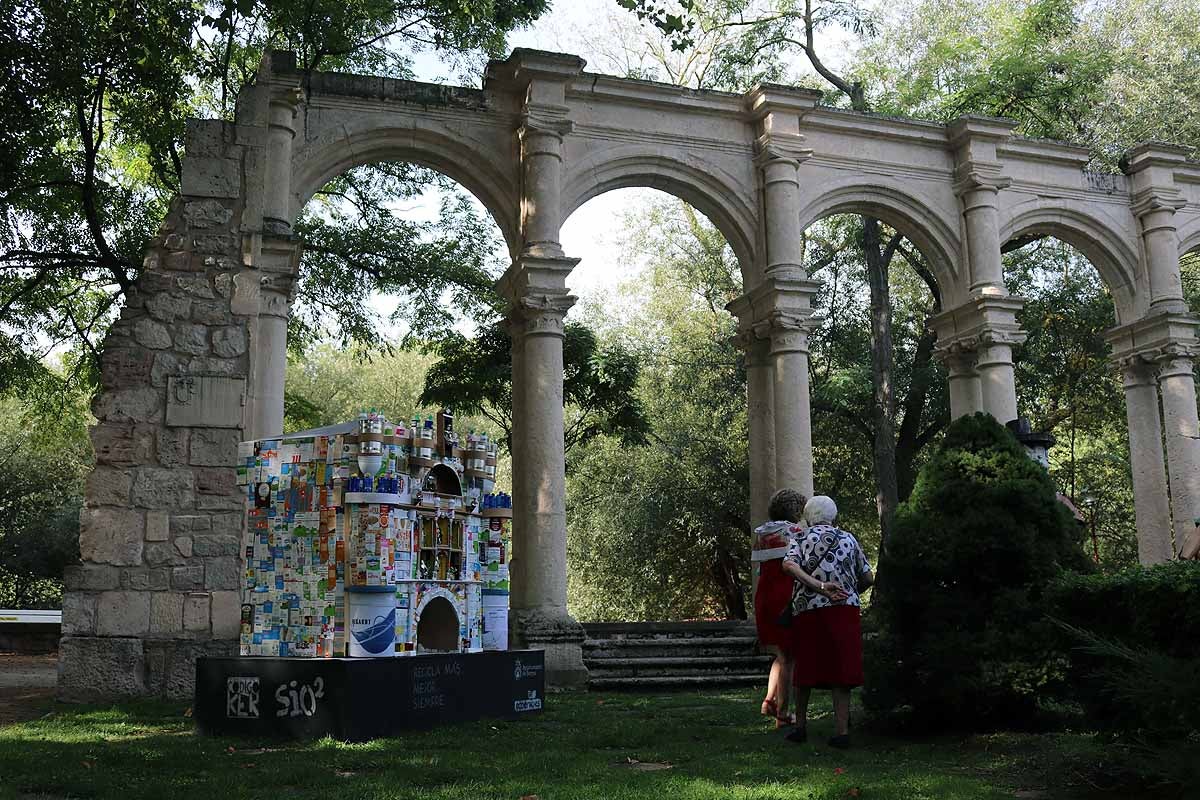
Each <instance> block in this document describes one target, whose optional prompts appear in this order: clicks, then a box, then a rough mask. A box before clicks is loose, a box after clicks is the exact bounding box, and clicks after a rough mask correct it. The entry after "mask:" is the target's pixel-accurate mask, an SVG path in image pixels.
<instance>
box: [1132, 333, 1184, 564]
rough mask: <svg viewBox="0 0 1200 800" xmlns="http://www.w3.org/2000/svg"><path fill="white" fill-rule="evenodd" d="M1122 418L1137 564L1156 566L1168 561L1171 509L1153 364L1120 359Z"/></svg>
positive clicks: (1169, 555) (1135, 358)
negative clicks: (1125, 424)
mask: <svg viewBox="0 0 1200 800" xmlns="http://www.w3.org/2000/svg"><path fill="white" fill-rule="evenodd" d="M1121 373H1122V377H1123V378H1124V384H1125V416H1126V420H1127V421H1128V425H1129V466H1130V471H1131V473H1132V475H1133V512H1134V519H1135V521H1136V524H1137V540H1138V561H1139V562H1140V563H1142V564H1158V563H1160V562H1162V561H1167V560H1169V559H1170V558H1171V555H1172V553H1171V509H1170V506H1169V504H1168V500H1167V476H1166V471H1165V470H1164V469H1163V446H1162V419H1161V417H1160V416H1159V412H1158V387H1157V385H1156V383H1155V369H1154V364H1153V363H1152V362H1150V361H1147V360H1145V359H1143V358H1140V357H1136V356H1135V357H1130V358H1125V359H1122V360H1121Z"/></svg>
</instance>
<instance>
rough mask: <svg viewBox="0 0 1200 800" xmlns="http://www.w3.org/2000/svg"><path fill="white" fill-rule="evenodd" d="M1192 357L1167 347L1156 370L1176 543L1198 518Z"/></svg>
mask: <svg viewBox="0 0 1200 800" xmlns="http://www.w3.org/2000/svg"><path fill="white" fill-rule="evenodd" d="M1193 358H1194V351H1193V350H1192V349H1191V348H1186V347H1183V346H1168V347H1167V348H1165V349H1164V352H1163V354H1162V355H1161V357H1160V360H1159V370H1158V389H1159V392H1160V393H1161V395H1162V410H1163V427H1164V430H1165V432H1166V443H1167V473H1168V477H1169V479H1170V486H1171V512H1172V514H1171V515H1172V517H1173V519H1174V530H1175V541H1176V542H1177V543H1182V542H1183V537H1184V536H1186V535H1187V534H1189V533H1191V531H1192V529H1193V527H1194V523H1193V520H1195V519H1196V517H1200V424H1198V423H1197V415H1196V380H1195V375H1194V373H1193ZM1130 435H1131V437H1132V430H1131V431H1130Z"/></svg>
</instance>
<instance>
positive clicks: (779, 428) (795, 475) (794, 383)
mask: <svg viewBox="0 0 1200 800" xmlns="http://www.w3.org/2000/svg"><path fill="white" fill-rule="evenodd" d="M812 324H813V323H812V322H811V318H810V317H808V316H804V315H800V314H788V313H784V312H775V313H774V314H772V315H771V317H770V319H769V321H768V323H767V326H766V327H765V333H766V335H767V336H768V337H769V341H770V343H771V344H770V356H771V373H772V375H773V382H772V395H773V397H772V400H773V406H774V409H775V482H776V487H777V488H784V487H789V488H793V489H795V490H796V491H798V492H800V493H801V494H803V495H804V496H805V497H812V494H813V459H812V413H811V406H810V400H809V381H808V331H809V329H810V327H811V325H812Z"/></svg>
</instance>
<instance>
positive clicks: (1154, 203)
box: [1129, 186, 1187, 217]
mask: <svg viewBox="0 0 1200 800" xmlns="http://www.w3.org/2000/svg"><path fill="white" fill-rule="evenodd" d="M1186 205H1187V200H1186V199H1185V198H1184V196H1183V193H1182V192H1181V191H1179V190H1178V189H1176V188H1175V187H1173V186H1172V187H1159V186H1151V187H1147V188H1145V189H1142V190H1141V191H1139V192H1136V193H1134V195H1133V197H1132V202H1131V203H1130V206H1129V207H1130V210H1131V211H1133V213H1134V215H1135V216H1138V217H1141V216H1145V215H1146V214H1150V213H1152V212H1154V211H1172V212H1174V211H1178V210H1179V209H1181V208H1183V207H1184V206H1186Z"/></svg>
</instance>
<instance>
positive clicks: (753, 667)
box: [584, 656, 771, 678]
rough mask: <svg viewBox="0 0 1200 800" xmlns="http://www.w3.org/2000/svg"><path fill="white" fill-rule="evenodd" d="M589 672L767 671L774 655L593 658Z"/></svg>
mask: <svg viewBox="0 0 1200 800" xmlns="http://www.w3.org/2000/svg"><path fill="white" fill-rule="evenodd" d="M584 663H585V664H586V665H587V668H588V672H589V675H591V676H593V677H595V678H633V677H669V676H676V677H688V678H691V677H702V676H710V675H730V674H741V675H749V674H751V673H757V674H759V675H766V674H767V671H768V670H769V669H770V666H771V656H734V657H726V656H718V657H715V658H589V659H585V660H584Z"/></svg>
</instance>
